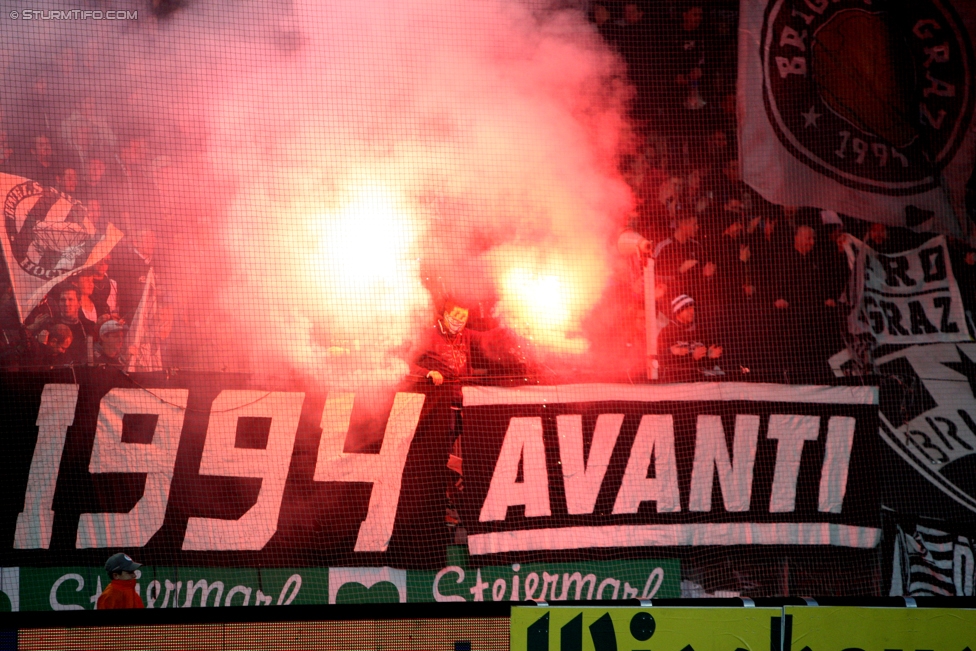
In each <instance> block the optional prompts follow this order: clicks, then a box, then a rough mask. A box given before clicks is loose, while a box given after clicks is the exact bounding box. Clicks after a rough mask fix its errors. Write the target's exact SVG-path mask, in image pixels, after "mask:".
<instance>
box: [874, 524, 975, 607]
mask: <svg viewBox="0 0 976 651" xmlns="http://www.w3.org/2000/svg"><path fill="white" fill-rule="evenodd" d="M973 578H974V577H973V543H972V541H971V539H970V538H968V537H967V536H964V535H960V534H956V533H949V532H945V531H941V530H939V529H935V528H932V527H927V526H924V525H921V524H915V525H914V530H912V527H911V525H898V527H897V533H896V535H895V545H894V558H893V563H892V573H891V592H890V595H891V596H892V597H899V596H906V597H946V596H948V597H963V596H965V597H971V596H972V595H973Z"/></svg>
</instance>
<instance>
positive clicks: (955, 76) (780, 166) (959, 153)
mask: <svg viewBox="0 0 976 651" xmlns="http://www.w3.org/2000/svg"><path fill="white" fill-rule="evenodd" d="M974 33H976V4H974V3H973V2H971V1H968V0H918V1H917V2H910V3H898V4H897V6H893V5H889V4H888V3H879V2H873V3H872V2H869V1H868V0H839V1H838V0H743V2H742V4H741V10H740V24H739V79H738V89H739V90H738V116H739V145H740V147H739V151H740V158H741V163H742V177H743V180H744V181H745V182H746V183H748V184H749V185H751V186H752V187H753V188H755V189H756V190H757V191H758V192H759V193H760V194H761V195H762V196H763V197H765V198H766V199H768V200H769V201H771V202H773V203H778V204H784V205H792V206H814V207H817V208H821V209H823V210H833V211H836V212H840V213H845V214H848V215H853V216H856V217H859V218H863V219H867V220H869V221H875V222H880V223H883V224H887V225H889V226H905V227H908V228H913V229H916V230H934V231H937V232H942V233H946V234H956V235H959V234H962V233H965V232H968V231H970V230H971V229H972V228H973V226H972V225H971V224H969V222H968V221H967V219H966V217H965V214H966V213H965V185H966V183H967V181H968V180H969V178H970V175H971V174H972V171H973V159H974V154H976V130H974V128H973V106H974V100H976V93H974V88H973V84H974V79H976V76H974V72H976V56H974V53H973V46H972V42H973V38H972V37H973V35H974Z"/></svg>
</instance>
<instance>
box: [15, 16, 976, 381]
mask: <svg viewBox="0 0 976 651" xmlns="http://www.w3.org/2000/svg"><path fill="white" fill-rule="evenodd" d="M587 10H588V12H589V16H590V19H591V20H592V22H593V23H594V24H595V26H596V29H597V30H598V31H599V32H600V34H601V35H602V36H603V37H604V38H605V39H606V40H607V42H608V43H610V44H611V45H612V46H613V47H614V48H615V49H616V50H617V51H618V52H619V53H620V54H621V56H622V57H623V58H624V59H625V61H626V63H627V67H628V75H629V77H630V81H631V82H632V83H633V85H634V87H635V89H636V92H635V96H634V99H633V104H632V107H631V114H632V115H631V117H632V118H633V120H632V121H633V124H634V125H635V136H636V137H635V140H636V141H637V142H638V143H639V144H638V146H636V147H635V148H634V152H635V153H633V154H632V155H629V156H627V157H626V158H625V159H624V160H623V161H622V162H621V167H622V172H623V174H624V176H625V178H626V179H627V181H628V183H629V184H630V185H631V187H632V189H633V192H634V195H635V197H636V202H637V208H636V211H635V213H634V215H633V219H632V222H631V224H630V227H631V228H632V229H633V230H635V231H636V232H638V233H640V235H642V236H643V237H644V238H646V239H647V240H648V241H649V242H651V243H653V245H652V246H650V247H649V248H648V250H646V251H645V252H644V254H645V257H646V256H652V257H653V258H654V259H655V266H656V274H657V276H656V278H657V283H656V287H655V296H656V301H657V305H656V309H655V310H653V312H654V314H652V315H651V317H650V318H656V319H657V321H658V324H659V328H660V331H661V340H660V342H661V345H660V350H659V353H660V359H661V364H662V370H663V371H664V377H665V379H671V380H678V381H683V380H696V379H703V378H712V379H721V378H723V377H727V376H728V375H730V374H733V375H737V376H739V377H741V375H742V374H746V373H750V372H751V373H753V374H754V375H755V374H759V373H762V374H764V375H765V376H766V377H770V378H771V379H776V380H779V381H789V382H808V381H821V380H824V379H826V377H825V376H829V367H828V366H827V364H826V360H827V358H828V357H830V355H832V354H834V353H836V352H838V351H839V350H841V349H843V348H844V347H845V345H848V346H849V345H850V343H851V342H849V341H845V337H846V319H847V315H848V312H849V310H850V309H851V306H850V305H849V304H848V302H847V284H848V278H849V273H850V271H849V265H848V259H847V256H846V255H845V253H844V241H845V237H846V236H847V235H848V234H850V235H853V236H855V237H857V238H859V239H861V240H864V241H866V242H868V243H870V244H871V245H872V246H873V247H875V248H877V249H878V250H882V251H895V250H900V249H902V248H910V247H912V246H916V245H917V244H918V243H920V242H923V241H925V240H926V239H927V238H928V236H927V235H925V234H918V233H913V232H910V231H905V230H901V229H886V228H885V227H883V226H880V225H877V224H874V225H871V224H867V223H864V222H859V221H858V220H856V219H853V218H851V217H848V216H842V215H836V214H832V213H827V212H822V211H819V210H816V209H812V208H804V207H794V206H778V205H773V204H771V203H769V202H767V201H766V200H764V199H763V198H762V197H761V196H759V195H758V194H757V193H756V192H754V191H753V190H752V189H751V188H750V187H748V186H747V185H746V184H745V183H743V181H742V178H741V176H740V174H739V166H738V162H737V152H736V137H735V104H736V101H735V83H736V25H737V20H738V13H737V7H736V5H735V4H734V3H723V2H715V3H704V2H698V1H695V0H668V1H662V2H649V1H640V2H638V1H629V0H628V1H623V2H621V1H618V0H614V1H608V0H599V1H596V2H591V3H590V4H589V5H587ZM89 46H90V47H89ZM89 46H85V47H81V48H78V47H77V46H65V47H64V48H63V49H62V50H61V51H59V52H57V53H55V54H54V55H53V56H52V57H51V59H50V60H48V61H44V62H39V63H38V69H37V74H36V76H35V77H34V79H33V80H32V83H30V84H28V85H27V86H26V87H25V88H24V89H23V90H22V91H21V93H20V94H19V95H17V96H15V97H14V98H13V99H10V98H7V99H6V100H5V102H4V103H3V104H2V105H0V111H2V112H0V172H6V173H10V174H15V175H18V176H23V177H26V178H29V179H33V180H35V181H37V182H39V183H40V184H42V185H44V186H50V187H54V188H57V189H58V190H60V191H61V192H63V193H64V194H66V195H70V196H71V197H73V198H76V199H79V200H81V201H82V202H83V204H84V205H85V206H86V208H87V219H88V220H89V221H90V222H91V223H92V224H93V226H94V228H96V229H99V230H100V231H102V232H104V229H105V228H106V226H107V224H108V222H112V223H113V224H115V225H116V226H117V227H119V228H120V229H121V231H122V232H123V233H125V236H124V238H123V239H122V240H121V242H120V243H119V244H118V245H117V246H116V247H115V249H114V250H113V252H112V254H111V256H110V257H107V258H105V259H104V260H103V261H102V262H100V263H99V264H97V265H95V266H93V267H90V268H88V269H86V270H85V271H83V272H81V273H78V274H75V275H73V276H71V277H69V278H67V279H66V280H65V281H64V282H63V283H61V284H60V285H58V286H57V287H56V288H55V289H54V290H53V291H52V292H51V293H50V295H49V296H48V298H47V299H45V300H44V301H43V302H42V303H41V304H40V305H39V306H38V307H37V308H36V309H34V310H33V311H32V312H31V313H30V314H19V312H18V310H17V306H16V302H15V300H14V297H13V291H12V287H11V284H10V281H9V279H8V278H6V277H2V276H0V334H2V337H0V366H2V367H3V368H23V367H35V366H43V367H48V366H56V365H63V364H92V363H94V364H98V363H103V364H110V365H115V366H123V365H124V357H125V354H124V351H122V344H121V343H120V342H121V341H122V338H123V337H124V335H125V332H126V330H127V328H128V327H129V325H131V323H132V320H133V317H134V315H135V312H136V310H137V309H138V306H139V302H140V299H141V297H142V296H143V293H144V289H145V285H146V282H147V272H148V270H149V269H151V268H152V267H153V262H154V256H155V254H156V237H155V235H154V233H153V231H152V230H151V229H149V228H147V227H146V222H145V221H140V220H134V219H132V218H130V214H132V211H133V207H134V206H145V205H151V204H152V202H153V197H154V195H156V193H157V192H158V190H157V188H156V187H155V181H154V173H153V170H154V161H155V160H156V159H157V155H156V154H155V153H154V152H153V151H152V146H151V142H152V137H151V131H150V132H147V131H146V130H145V129H143V130H139V129H135V130H126V129H127V127H126V126H124V125H123V126H117V125H114V124H111V123H110V122H109V121H108V120H106V119H105V118H104V116H103V114H102V113H101V112H100V111H99V108H100V107H99V103H98V102H97V101H96V100H95V99H94V98H93V97H92V96H90V95H87V94H86V93H85V92H84V89H78V88H77V85H78V80H79V79H83V78H84V75H83V74H78V72H79V71H80V72H81V73H83V72H84V68H86V67H87V68H92V67H93V66H96V65H97V64H98V62H97V57H98V48H97V44H89ZM69 87H70V88H71V89H72V92H64V89H65V88H69ZM73 98H80V99H77V100H76V99H73ZM953 247H954V249H953V250H954V251H955V255H954V257H953V260H952V263H953V269H954V271H955V274H956V276H957V278H958V280H959V284H960V286H961V287H963V288H965V289H964V300H965V302H966V307H967V309H968V310H970V311H972V309H973V303H974V293H973V292H974V288H976V251H974V250H973V249H972V248H969V247H967V246H965V245H964V243H962V242H953ZM629 280H630V284H629V286H628V287H627V289H626V290H625V291H626V292H628V293H629V294H630V298H629V300H630V301H631V305H632V306H633V309H632V311H631V313H630V314H631V315H632V317H633V318H631V319H629V324H628V326H627V327H628V328H630V329H632V330H633V333H632V338H633V340H634V341H635V342H641V341H642V340H643V332H644V326H645V323H646V319H647V317H646V315H645V312H646V310H645V309H644V306H643V295H644V290H643V286H642V284H641V283H642V277H641V274H640V273H639V271H638V269H637V265H635V268H634V273H633V275H632V278H630V279H629ZM626 282H627V281H625V284H626ZM164 330H166V328H164Z"/></svg>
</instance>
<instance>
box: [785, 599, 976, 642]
mask: <svg viewBox="0 0 976 651" xmlns="http://www.w3.org/2000/svg"><path fill="white" fill-rule="evenodd" d="M783 611H784V618H785V622H784V630H785V631H786V636H785V637H786V639H785V640H784V644H783V651H802V650H803V649H810V651H848V650H849V649H860V650H861V651H890V650H893V649H934V650H936V651H964V649H967V648H969V649H971V648H973V645H974V644H976V610H963V609H961V608H952V609H949V608H839V607H817V608H809V607H795V606H787V607H786V608H784V609H783Z"/></svg>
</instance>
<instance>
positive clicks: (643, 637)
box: [510, 606, 931, 651]
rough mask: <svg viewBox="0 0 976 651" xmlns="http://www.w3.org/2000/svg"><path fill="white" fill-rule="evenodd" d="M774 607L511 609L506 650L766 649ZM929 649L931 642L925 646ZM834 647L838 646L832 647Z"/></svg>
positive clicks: (775, 616) (773, 627)
mask: <svg viewBox="0 0 976 651" xmlns="http://www.w3.org/2000/svg"><path fill="white" fill-rule="evenodd" d="M781 614H782V610H781V609H779V608H574V607H559V606H557V607H552V608H534V607H531V606H529V607H521V606H520V607H515V608H512V619H511V638H510V639H511V646H510V648H511V650H512V651H570V650H573V651H611V650H613V651H616V649H628V650H629V649H633V650H635V651H643V650H649V649H654V651H770V648H771V636H772V634H773V632H774V631H775V637H776V640H775V642H776V644H775V647H776V648H777V649H778V648H779V626H778V624H779V620H780V616H781ZM929 648H931V647H929ZM838 651H839V650H838Z"/></svg>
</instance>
